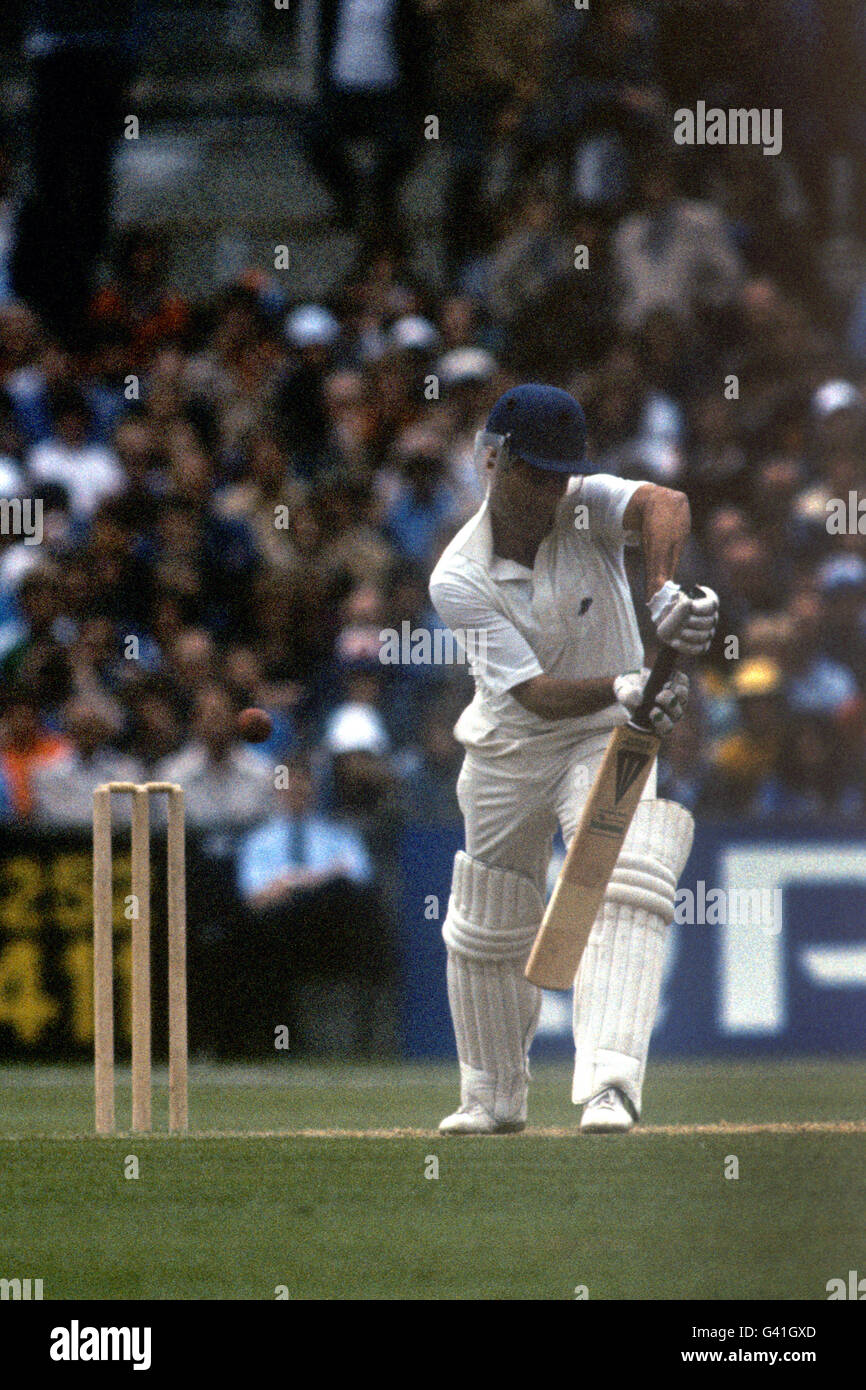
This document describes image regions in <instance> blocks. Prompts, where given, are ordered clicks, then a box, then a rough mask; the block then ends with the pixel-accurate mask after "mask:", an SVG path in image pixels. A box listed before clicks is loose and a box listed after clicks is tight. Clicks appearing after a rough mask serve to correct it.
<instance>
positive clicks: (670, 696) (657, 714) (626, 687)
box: [613, 666, 689, 738]
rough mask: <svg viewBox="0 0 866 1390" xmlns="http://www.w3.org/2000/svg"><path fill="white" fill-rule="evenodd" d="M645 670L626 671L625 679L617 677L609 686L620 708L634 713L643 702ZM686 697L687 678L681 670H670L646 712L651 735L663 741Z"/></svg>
mask: <svg viewBox="0 0 866 1390" xmlns="http://www.w3.org/2000/svg"><path fill="white" fill-rule="evenodd" d="M649 675H650V673H649V669H648V668H647V667H646V666H645V667H644V668H643V670H642V671H629V672H628V674H627V675H625V676H617V678H616V680H615V681H614V683H613V693H614V695H615V696H616V698H617V700H618V701H619V703H620V704H621V705H622V707H623V709H625V710H628V713H629V714H630V715H632V714H634V712H635V710H636V709H637V707H638V705H639V704H640V702H641V700H642V699H643V692H644V686H645V685H646V683H647V681H648V680H649ZM688 698H689V678H688V676H687V675H686V673H685V671H674V673H673V675H672V676H671V677H670V679H669V680H668V681H666V682H665V684H664V685H663V686H662V688H661V690H660V691H659V693H658V695H657V696H656V698H655V703H654V704H653V707H652V709H651V710H650V716H649V718H650V724H651V726H652V730H653V733H656V734H658V735H659V736H660V737H662V738H664V736H665V734H669V733H670V731H671V729H672V728H673V727H674V725H675V724H676V722H677V720H678V719H682V717H683V714H684V713H685V709H686V704H687V702H688Z"/></svg>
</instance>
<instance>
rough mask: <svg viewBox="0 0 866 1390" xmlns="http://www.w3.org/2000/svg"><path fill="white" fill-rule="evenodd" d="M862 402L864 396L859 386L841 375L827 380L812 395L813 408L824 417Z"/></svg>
mask: <svg viewBox="0 0 866 1390" xmlns="http://www.w3.org/2000/svg"><path fill="white" fill-rule="evenodd" d="M862 404H863V397H862V395H861V394H860V392H859V391H858V390H857V387H856V386H855V385H854V384H853V382H850V381H844V380H843V379H842V378H841V377H839V378H836V379H834V380H833V381H825V382H824V384H823V385H822V386H819V387H818V389H817V391H815V392H814V393H813V395H812V410H813V411H814V412H815V414H816V415H820V416H822V417H823V416H826V415H832V414H833V413H834V411H837V410H849V409H850V408H851V407H852V406H857V405H862Z"/></svg>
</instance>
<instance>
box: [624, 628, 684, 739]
mask: <svg viewBox="0 0 866 1390" xmlns="http://www.w3.org/2000/svg"><path fill="white" fill-rule="evenodd" d="M676 660H677V652H676V651H675V650H674V648H673V647H662V649H661V651H660V652H659V654H658V656H657V657H656V659H655V661H654V662H653V668H652V670H651V671H650V674H649V680H648V681H647V683H646V685H645V686H644V691H643V699H642V700H641V702H640V704H639V705H638V707H637V709H636V710H635V712H634V714H633V715H632V717H631V719H630V720H629V721H628V722H629V724H632V725H633V726H634V727H635V728H636V729H642V730H649V729H652V724H651V723H650V711H651V710H652V707H653V705H654V704H655V702H656V696H657V695H658V693H659V691H660V690H661V688H662V686H663V685H664V683H665V681H667V680H669V679H670V677H671V676H672V674H673V669H674V666H675V665H676Z"/></svg>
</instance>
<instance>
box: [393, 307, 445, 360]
mask: <svg viewBox="0 0 866 1390" xmlns="http://www.w3.org/2000/svg"><path fill="white" fill-rule="evenodd" d="M387 340H388V347H390V348H397V349H398V350H399V351H400V352H407V351H414V352H431V351H432V350H433V349H434V348H435V347H436V346H437V345H438V342H439V334H438V333H437V331H436V329H435V328H434V326H433V324H432V323H431V322H430V320H429V319H422V318H421V316H420V314H405V315H404V316H403V318H401V319H396V320H395V321H394V323H392V324H391V327H390V328H389V329H388V335H387Z"/></svg>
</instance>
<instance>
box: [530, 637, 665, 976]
mask: <svg viewBox="0 0 866 1390" xmlns="http://www.w3.org/2000/svg"><path fill="white" fill-rule="evenodd" d="M676 658H677V653H676V652H675V651H674V649H673V647H664V648H662V650H661V651H660V652H659V654H658V656H657V657H656V659H655V662H654V664H653V668H652V671H651V672H650V677H649V680H648V681H647V683H646V687H645V689H644V694H643V699H642V700H641V702H640V704H639V705H638V707H637V709H636V710H635V712H634V714H633V715H632V717H631V719H630V720H629V722H628V723H627V724H623V725H621V726H620V727H619V728H617V729H614V731H613V733H612V734H611V737H610V742H609V743H608V745H607V748H606V750H605V754H604V759H603V760H602V764H601V767H600V768H599V769H598V772H597V773H596V776H595V781H594V782H593V784H592V790H591V791H590V793H589V799H588V800H587V803H586V806H585V807H584V810H583V815H582V816H581V818H580V824H579V825H578V827H577V830H576V831H575V834H574V838H573V840H572V842H571V844H570V845H569V847H568V853H567V854H566V856H565V863H564V864H563V866H562V868H561V869H560V872H559V878H558V879H557V881H556V887H555V888H554V890H553V895H552V897H551V899H550V902H549V903H548V904H547V911H546V912H545V914H544V919H543V921H542V923H541V926H540V928H539V930H538V935H537V937H536V938H535V944H534V945H533V947H532V951H531V953H530V956H529V960H528V961H527V963H526V970H525V971H524V974H525V975H526V978H527V980H531V981H532V983H533V984H534V985H541V986H542V988H544V989H570V988H571V986H572V985H573V984H574V980H575V976H576V975H577V969H578V966H579V965H580V961H581V957H582V955H583V952H584V948H585V947H586V943H587V941H588V939H589V934H590V932H591V930H592V924H593V922H594V921H595V919H596V916H597V914H598V910H599V908H600V907H601V903H602V899H603V898H604V892H605V889H606V888H607V885H608V883H609V881H610V877H611V874H612V873H613V871H614V868H615V866H616V861H617V859H618V858H619V852H620V850H621V849H622V842H623V840H624V839H625V835H626V831H627V830H628V828H629V826H630V824H631V819H632V816H633V815H634V813H635V811H636V809H637V805H638V802H639V801H640V798H641V793H642V792H643V789H644V787H645V786H646V782H647V778H648V777H649V775H650V772H651V771H652V767H653V763H654V762H655V758H656V754H657V753H658V750H659V744H660V742H661V740H660V738H659V736H658V734H656V733H654V732H653V730H652V728H651V726H650V722H649V715H650V710H651V709H652V707H653V702H654V700H655V697H656V695H657V694H658V693H659V691H660V690H661V688H662V686H663V685H664V683H665V681H666V680H667V679H668V677H669V676H670V675H671V673H672V672H673V669H674V664H675V662H676Z"/></svg>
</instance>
